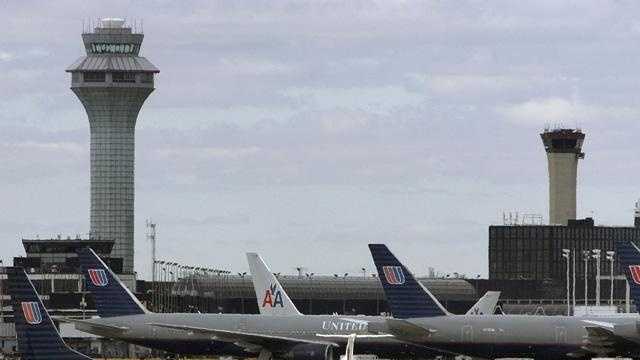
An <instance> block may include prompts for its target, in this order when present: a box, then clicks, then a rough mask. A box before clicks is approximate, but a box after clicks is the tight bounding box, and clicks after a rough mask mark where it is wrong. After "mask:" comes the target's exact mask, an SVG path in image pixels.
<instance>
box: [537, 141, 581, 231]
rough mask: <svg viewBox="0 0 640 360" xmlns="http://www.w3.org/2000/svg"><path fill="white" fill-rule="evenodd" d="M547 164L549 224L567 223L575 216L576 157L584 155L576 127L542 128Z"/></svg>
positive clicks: (579, 157)
mask: <svg viewBox="0 0 640 360" xmlns="http://www.w3.org/2000/svg"><path fill="white" fill-rule="evenodd" d="M540 137H541V138H542V143H543V145H544V149H545V151H546V152H547V162H548V167H549V224H552V225H567V221H568V220H570V219H575V218H576V182H577V177H578V160H579V159H583V158H584V153H583V152H582V143H583V142H584V133H583V132H581V131H580V130H571V129H556V130H545V132H543V133H542V134H540Z"/></svg>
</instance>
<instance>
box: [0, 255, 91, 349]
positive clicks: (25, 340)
mask: <svg viewBox="0 0 640 360" xmlns="http://www.w3.org/2000/svg"><path fill="white" fill-rule="evenodd" d="M4 269H5V271H6V273H7V280H8V284H9V286H8V291H9V295H11V305H12V306H13V317H14V319H15V328H16V335H17V340H18V350H19V351H20V358H21V359H22V360H50V359H60V360H91V358H90V357H88V356H85V355H83V354H81V353H79V352H77V351H75V350H73V349H71V348H69V347H68V346H67V344H65V342H64V341H63V340H62V337H61V336H60V333H59V332H58V329H56V327H55V325H54V324H53V321H52V320H51V317H49V313H48V312H47V309H45V307H44V305H43V304H42V301H41V300H40V297H39V296H38V293H37V292H36V289H35V288H34V287H33V284H32V283H31V280H29V278H28V277H27V274H26V273H25V272H24V270H23V269H22V268H17V267H6V268H4Z"/></svg>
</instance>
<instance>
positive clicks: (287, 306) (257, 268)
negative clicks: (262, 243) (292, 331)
mask: <svg viewBox="0 0 640 360" xmlns="http://www.w3.org/2000/svg"><path fill="white" fill-rule="evenodd" d="M247 261H248V262H249V269H250V271H251V277H252V279H253V288H254V289H255V291H256V299H257V300H258V309H260V314H263V315H302V314H301V313H300V311H298V309H297V308H296V306H295V305H294V304H293V301H291V299H290V298H289V295H287V293H286V292H285V291H284V288H283V287H282V285H280V282H279V281H278V279H277V278H276V277H275V275H273V273H272V272H271V270H270V269H269V267H268V266H267V264H265V262H264V261H263V260H262V258H261V257H260V255H258V254H256V253H247Z"/></svg>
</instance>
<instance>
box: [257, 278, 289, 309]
mask: <svg viewBox="0 0 640 360" xmlns="http://www.w3.org/2000/svg"><path fill="white" fill-rule="evenodd" d="M267 305H269V306H270V307H272V308H274V307H276V306H280V307H284V303H283V302H282V292H281V291H280V290H278V285H276V284H271V286H270V287H269V288H268V289H267V290H266V291H265V292H264V299H262V307H265V306H267Z"/></svg>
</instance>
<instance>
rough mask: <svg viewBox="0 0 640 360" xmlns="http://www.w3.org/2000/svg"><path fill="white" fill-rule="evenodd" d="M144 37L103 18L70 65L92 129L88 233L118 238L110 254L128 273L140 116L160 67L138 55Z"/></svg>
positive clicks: (73, 84) (86, 35)
mask: <svg viewBox="0 0 640 360" xmlns="http://www.w3.org/2000/svg"><path fill="white" fill-rule="evenodd" d="M143 37H144V35H143V34H141V33H134V32H133V31H132V29H131V27H127V26H126V25H125V22H124V21H123V20H121V19H103V20H102V21H101V23H100V25H99V26H98V27H96V28H95V29H93V31H92V32H85V33H83V34H82V40H83V42H84V47H85V50H86V53H87V55H86V56H83V57H81V58H80V59H78V60H77V61H76V62H74V63H73V64H72V65H71V66H70V67H69V68H68V69H67V72H69V73H71V90H72V91H73V92H74V93H75V94H76V95H77V96H78V98H79V99H80V101H81V102H82V105H84V108H85V110H86V112H87V116H88V118H89V126H90V130H91V236H90V237H91V238H94V239H105V240H114V241H115V245H114V248H113V254H112V255H113V256H114V257H117V258H122V259H123V264H122V271H123V272H124V273H127V274H131V273H133V269H134V261H133V251H134V244H133V227H134V213H133V211H134V157H135V127H136V120H137V117H138V112H139V111H140V108H141V107H142V104H143V103H144V101H145V99H146V98H147V97H148V96H149V94H151V92H152V91H153V90H154V74H156V73H158V72H159V70H158V69H157V68H156V67H155V66H154V65H153V64H151V62H149V61H148V60H147V59H145V58H144V57H141V56H139V52H140V46H141V45H142V39H143Z"/></svg>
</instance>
